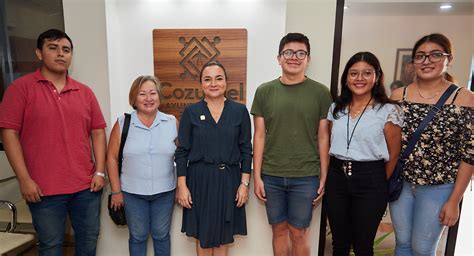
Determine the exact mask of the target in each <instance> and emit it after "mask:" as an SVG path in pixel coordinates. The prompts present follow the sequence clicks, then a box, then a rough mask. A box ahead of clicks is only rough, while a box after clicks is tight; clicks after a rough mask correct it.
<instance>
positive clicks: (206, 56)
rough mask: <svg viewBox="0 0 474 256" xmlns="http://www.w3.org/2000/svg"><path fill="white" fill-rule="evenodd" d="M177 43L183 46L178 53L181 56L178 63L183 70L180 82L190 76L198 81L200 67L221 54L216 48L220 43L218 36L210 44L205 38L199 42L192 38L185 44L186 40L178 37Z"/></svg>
mask: <svg viewBox="0 0 474 256" xmlns="http://www.w3.org/2000/svg"><path fill="white" fill-rule="evenodd" d="M179 42H180V43H181V44H183V45H184V46H183V49H181V51H180V52H179V55H181V56H183V59H182V60H181V62H179V65H180V66H181V68H182V69H183V70H184V71H183V73H181V74H180V75H179V78H181V80H185V79H186V77H188V76H191V77H192V78H193V79H194V80H199V73H200V71H201V68H202V66H204V64H206V63H207V62H209V61H211V60H213V59H215V58H217V56H219V55H220V53H221V52H220V51H219V50H218V49H217V48H216V44H218V43H220V42H221V38H220V37H218V36H216V37H214V39H213V41H212V42H211V41H209V39H207V37H203V38H201V40H199V39H197V38H196V37H192V38H191V40H189V42H186V38H184V37H180V38H179Z"/></svg>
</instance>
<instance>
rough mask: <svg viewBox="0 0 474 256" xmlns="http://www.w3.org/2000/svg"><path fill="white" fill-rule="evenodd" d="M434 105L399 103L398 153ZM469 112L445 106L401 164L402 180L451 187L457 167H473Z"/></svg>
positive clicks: (465, 108) (473, 138)
mask: <svg viewBox="0 0 474 256" xmlns="http://www.w3.org/2000/svg"><path fill="white" fill-rule="evenodd" d="M433 106H434V105H431V104H425V103H414V102H408V101H405V100H404V101H403V102H402V109H403V112H404V116H405V120H404V121H405V123H404V125H403V127H402V153H403V151H404V150H405V149H406V147H407V144H408V141H409V140H410V139H411V137H412V135H413V133H414V132H415V130H416V128H418V126H419V124H420V123H421V122H422V120H423V119H424V118H425V116H426V115H427V114H428V111H429V110H430V109H431V108H432V107H433ZM473 112H474V110H473V108H469V107H461V106H456V105H454V104H446V105H444V106H443V108H442V109H441V110H440V111H439V112H438V113H437V114H436V115H435V117H434V118H433V119H432V120H431V122H430V123H429V124H428V126H427V127H426V129H425V130H424V131H423V133H422V134H421V137H420V139H419V140H418V142H417V143H416V145H415V148H414V149H413V151H412V152H411V154H410V155H409V156H408V158H407V159H406V160H405V162H404V167H403V172H402V177H403V179H404V180H405V181H407V182H410V183H412V184H419V185H437V184H447V183H454V182H455V181H456V176H457V173H458V168H459V164H460V162H461V161H464V162H466V163H468V164H474V133H473V127H472V116H473Z"/></svg>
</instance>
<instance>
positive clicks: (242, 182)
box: [240, 181, 249, 187]
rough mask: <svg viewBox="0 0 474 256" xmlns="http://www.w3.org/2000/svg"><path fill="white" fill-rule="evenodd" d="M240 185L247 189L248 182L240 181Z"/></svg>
mask: <svg viewBox="0 0 474 256" xmlns="http://www.w3.org/2000/svg"><path fill="white" fill-rule="evenodd" d="M240 184H242V185H244V186H246V187H248V186H249V182H248V181H241V182H240Z"/></svg>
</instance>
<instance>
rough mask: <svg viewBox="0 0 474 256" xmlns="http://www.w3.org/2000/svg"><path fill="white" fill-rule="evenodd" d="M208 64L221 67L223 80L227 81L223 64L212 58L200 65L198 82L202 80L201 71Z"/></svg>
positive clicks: (208, 65)
mask: <svg viewBox="0 0 474 256" xmlns="http://www.w3.org/2000/svg"><path fill="white" fill-rule="evenodd" d="M210 66H218V67H220V68H222V70H224V77H225V80H226V81H227V72H226V71H225V68H224V65H222V63H220V62H219V61H218V60H216V59H212V60H210V61H209V62H208V63H206V64H204V66H202V68H201V73H199V82H200V83H201V82H202V73H203V72H204V69H206V68H207V67H210Z"/></svg>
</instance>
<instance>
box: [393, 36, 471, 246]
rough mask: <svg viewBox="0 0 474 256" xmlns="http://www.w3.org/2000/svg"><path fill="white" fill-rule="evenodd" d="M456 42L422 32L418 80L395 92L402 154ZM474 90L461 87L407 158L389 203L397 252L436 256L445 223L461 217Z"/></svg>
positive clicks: (445, 79) (447, 80)
mask: <svg viewBox="0 0 474 256" xmlns="http://www.w3.org/2000/svg"><path fill="white" fill-rule="evenodd" d="M452 54H453V53H452V47H451V42H450V41H449V39H448V38H447V37H445V36H444V35H441V34H431V35H427V36H424V37H422V38H421V39H420V40H418V41H417V42H416V44H415V46H414V47H413V52H412V58H413V63H414V66H415V73H416V78H415V82H413V83H412V84H410V85H408V86H407V87H406V88H400V89H397V90H396V91H394V92H393V94H392V99H394V100H397V101H401V104H402V108H403V112H404V115H405V124H404V126H403V127H402V153H403V151H404V150H405V149H406V148H407V143H408V141H409V140H410V138H411V137H412V136H413V132H414V131H415V130H416V128H417V127H418V126H419V125H420V123H421V121H422V120H423V119H424V118H425V116H426V115H427V113H428V111H429V110H430V109H431V108H432V107H433V106H434V104H435V103H436V102H437V101H438V99H439V98H440V97H441V95H442V94H443V93H444V91H445V90H447V88H448V87H449V86H450V85H451V84H453V83H454V79H453V77H452V76H451V75H450V74H448V68H449V66H450V65H451V63H452V61H453V55H452ZM473 106H474V95H473V93H472V92H470V91H468V90H467V89H466V88H461V87H458V88H457V89H456V90H455V91H454V92H453V93H452V94H451V95H450V97H449V98H448V100H447V101H446V103H445V104H444V106H443V107H442V108H441V109H440V110H439V111H438V112H437V113H436V115H435V116H434V118H433V119H432V120H431V122H430V123H428V125H427V126H426V128H425V130H424V131H423V133H422V134H421V137H420V138H419V140H418V141H417V143H416V145H415V147H414V149H413V151H412V152H411V154H410V155H409V156H408V158H407V159H402V160H403V162H404V168H403V171H402V174H401V176H402V178H403V180H404V184H403V190H402V192H401V195H400V197H399V199H398V200H397V201H395V202H392V203H390V213H391V217H392V222H393V224H394V228H395V236H396V248H395V254H396V255H435V254H436V247H437V244H438V241H439V238H440V236H441V234H442V231H443V229H444V227H445V226H453V225H454V224H455V223H456V222H457V221H458V218H459V202H460V200H461V198H462V196H463V193H464V191H465V189H466V187H467V185H468V183H469V180H470V178H471V176H472V173H473V170H474V168H473V164H474V146H473V144H474V135H473V132H472V116H473Z"/></svg>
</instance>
